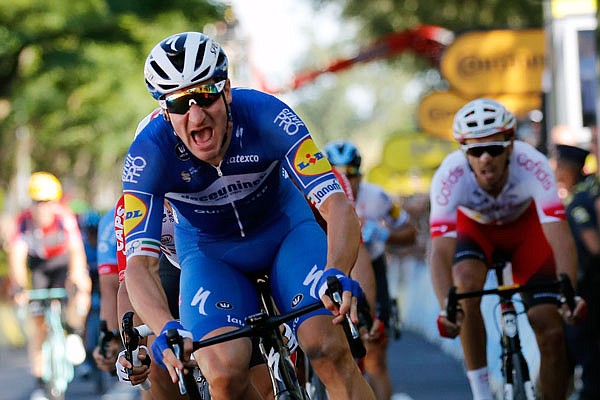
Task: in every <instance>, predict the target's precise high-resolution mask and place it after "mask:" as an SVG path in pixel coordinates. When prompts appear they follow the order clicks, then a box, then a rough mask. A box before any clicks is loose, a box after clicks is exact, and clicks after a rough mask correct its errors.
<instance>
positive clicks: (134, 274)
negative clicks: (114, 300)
mask: <svg viewBox="0 0 600 400" xmlns="http://www.w3.org/2000/svg"><path fill="white" fill-rule="evenodd" d="M124 282H125V284H126V289H127V292H128V296H127V298H128V299H129V300H130V301H131V305H132V306H133V309H134V310H135V311H136V313H137V315H138V316H139V317H140V318H141V319H142V320H143V321H144V323H145V324H146V325H148V326H149V327H150V328H151V329H152V331H154V332H160V333H159V334H158V335H157V337H156V339H155V340H154V342H153V343H152V353H153V355H154V359H155V361H156V362H157V363H158V364H159V365H160V366H161V367H163V368H166V369H167V370H168V371H169V375H170V376H171V379H172V380H173V382H177V372H176V370H175V369H178V370H184V365H183V362H182V361H181V360H179V359H178V358H177V357H176V356H175V354H174V353H173V351H172V350H171V349H170V348H169V346H168V343H167V338H166V332H167V330H169V329H171V328H175V329H177V330H178V331H179V333H180V335H181V336H183V337H184V357H183V358H184V360H189V358H190V354H191V353H192V347H193V346H192V335H191V333H190V332H188V331H186V330H185V329H184V328H183V327H182V326H181V324H179V322H177V321H175V320H174V318H173V316H172V315H171V312H170V311H169V305H168V302H167V297H166V295H165V292H164V290H163V287H162V285H161V283H160V277H159V276H158V258H155V257H149V256H133V257H131V258H129V259H128V260H127V269H126V270H125V281H124ZM119 310H121V305H119Z"/></svg>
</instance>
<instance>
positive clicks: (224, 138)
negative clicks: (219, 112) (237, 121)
mask: <svg viewBox="0 0 600 400" xmlns="http://www.w3.org/2000/svg"><path fill="white" fill-rule="evenodd" d="M221 98H222V99H223V104H225V110H226V113H227V123H226V124H225V135H224V136H223V142H222V143H221V148H223V147H224V146H225V144H226V143H227V139H228V137H227V136H228V135H229V124H230V123H232V118H231V107H230V105H229V103H227V99H226V98H225V90H223V91H222V92H221Z"/></svg>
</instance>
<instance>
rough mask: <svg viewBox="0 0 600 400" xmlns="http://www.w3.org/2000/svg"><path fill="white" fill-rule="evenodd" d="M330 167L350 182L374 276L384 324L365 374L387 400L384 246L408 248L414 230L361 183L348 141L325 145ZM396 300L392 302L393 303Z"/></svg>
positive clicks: (377, 191) (374, 188) (386, 199)
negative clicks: (395, 245) (405, 246)
mask: <svg viewBox="0 0 600 400" xmlns="http://www.w3.org/2000/svg"><path fill="white" fill-rule="evenodd" d="M325 152H326V154H327V158H328V160H329V162H330V163H331V165H332V166H333V167H334V168H335V169H337V170H338V171H340V172H341V173H342V174H344V175H345V176H346V177H347V178H348V180H349V181H350V185H351V187H352V193H353V195H354V198H355V201H356V205H355V209H356V213H357V214H358V217H359V219H360V221H361V233H362V239H363V242H364V243H365V245H366V248H367V250H368V252H369V255H370V257H371V263H372V264H373V269H374V273H375V287H376V293H377V294H376V304H377V306H376V309H377V319H378V320H379V321H376V323H379V322H380V321H381V322H383V324H382V326H381V332H380V335H379V336H376V337H372V338H371V340H370V341H368V342H367V343H366V347H367V356H366V357H365V372H366V373H367V376H368V380H369V383H370V384H371V386H372V387H373V390H374V391H375V394H376V396H377V399H378V400H389V399H390V398H391V396H392V384H391V380H390V376H389V372H388V368H387V345H388V334H387V332H386V329H387V330H388V331H389V328H390V309H391V301H392V300H391V299H390V293H389V288H388V280H387V261H386V253H385V246H386V244H387V243H390V244H398V245H410V244H413V243H415V240H416V230H415V228H414V226H413V225H412V223H411V222H410V221H409V216H408V213H407V212H406V211H404V210H402V208H400V207H399V206H398V204H396V203H395V202H394V201H393V199H392V198H391V196H390V195H388V194H387V193H386V192H385V191H384V189H383V188H382V187H381V186H379V185H376V184H373V183H367V182H362V173H361V169H360V167H361V162H362V157H361V155H360V153H359V151H358V149H357V148H356V146H355V145H354V144H353V143H352V142H350V141H348V140H336V141H332V142H330V143H328V144H327V145H326V146H325ZM393 301H395V300H393Z"/></svg>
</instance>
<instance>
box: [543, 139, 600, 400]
mask: <svg viewBox="0 0 600 400" xmlns="http://www.w3.org/2000/svg"><path fill="white" fill-rule="evenodd" d="M588 153H589V152H588V151H587V150H584V149H582V148H579V147H575V146H569V145H556V147H555V152H554V158H555V165H556V178H557V181H558V182H559V184H560V186H559V188H560V189H559V190H563V191H565V193H566V196H561V198H563V200H564V202H565V206H566V213H567V221H568V223H569V227H570V228H571V231H572V232H573V237H574V239H575V244H576V246H577V255H578V259H579V269H578V270H579V273H578V282H577V290H578V294H579V295H580V296H582V297H583V298H584V299H585V300H586V302H587V304H588V308H589V311H588V316H587V319H586V321H585V322H584V323H583V324H579V325H567V326H566V328H565V329H566V338H567V348H568V351H569V361H570V363H571V364H572V365H571V367H574V366H575V365H579V366H580V367H581V371H582V374H581V385H580V386H581V387H580V390H579V393H578V396H579V397H577V399H579V400H588V399H600V380H599V379H598V378H599V377H600V312H599V309H600V296H599V294H600V231H599V230H598V216H599V215H600V213H599V212H598V211H599V210H600V183H599V181H598V177H597V176H595V175H588V176H585V175H584V172H583V166H584V163H585V160H586V157H587V155H588ZM577 386H578V385H576V387H577Z"/></svg>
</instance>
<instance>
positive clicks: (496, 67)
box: [440, 29, 544, 96]
mask: <svg viewBox="0 0 600 400" xmlns="http://www.w3.org/2000/svg"><path fill="white" fill-rule="evenodd" d="M440 69H441V72H442V75H443V76H444V78H445V79H446V80H447V81H448V82H449V83H450V85H451V86H452V87H454V88H455V89H456V90H458V91H459V92H462V93H464V94H465V95H473V96H478V95H481V94H484V93H485V94H493V93H532V92H536V93H539V92H541V91H542V72H543V70H544V31H543V29H525V30H490V31H475V32H468V33H465V34H462V35H460V36H459V37H457V38H456V40H455V41H454V42H453V43H452V44H451V45H450V46H449V47H448V48H447V49H446V52H445V53H444V54H443V56H442V59H441V65H440Z"/></svg>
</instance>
